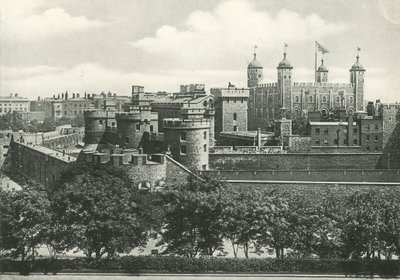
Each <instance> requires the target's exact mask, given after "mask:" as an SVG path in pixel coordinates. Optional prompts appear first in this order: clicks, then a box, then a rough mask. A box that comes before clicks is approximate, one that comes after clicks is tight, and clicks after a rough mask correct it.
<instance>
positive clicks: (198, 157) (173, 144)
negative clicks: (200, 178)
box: [163, 118, 210, 171]
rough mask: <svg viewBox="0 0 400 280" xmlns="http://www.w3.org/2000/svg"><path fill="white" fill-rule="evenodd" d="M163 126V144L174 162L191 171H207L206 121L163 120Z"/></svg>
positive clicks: (208, 129) (208, 128)
mask: <svg viewBox="0 0 400 280" xmlns="http://www.w3.org/2000/svg"><path fill="white" fill-rule="evenodd" d="M163 126H164V144H165V145H166V147H168V148H169V150H170V151H171V154H172V156H173V158H174V159H175V160H176V161H178V162H180V163H181V164H183V165H184V166H186V167H187V168H189V169H191V170H193V171H195V170H207V169H208V150H209V137H210V133H209V132H210V121H209V120H208V119H205V118H202V119H183V120H182V119H164V120H163Z"/></svg>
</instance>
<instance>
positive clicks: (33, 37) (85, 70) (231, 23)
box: [0, 0, 400, 102]
mask: <svg viewBox="0 0 400 280" xmlns="http://www.w3.org/2000/svg"><path fill="white" fill-rule="evenodd" d="M399 2H400V1H398V0H352V1H348V0H151V1H143V0H142V1H136V0H26V1H25V0H0V20H1V22H0V95H2V96H4V95H9V94H10V93H19V94H20V95H22V96H25V97H28V98H30V99H36V98H37V97H38V96H41V97H49V96H52V95H53V94H56V95H57V94H58V93H60V92H65V91H68V92H71V93H72V92H79V93H84V92H85V91H86V92H88V93H100V92H102V91H104V92H108V91H111V92H113V93H117V94H121V95H130V93H131V86H132V85H143V86H144V87H145V91H167V92H177V91H179V85H181V84H189V83H204V84H206V87H207V88H211V87H226V86H227V85H228V82H231V83H233V84H235V85H236V86H239V87H245V86H246V79H247V74H246V67H247V64H248V63H249V62H250V61H251V60H252V57H253V52H254V46H255V45H256V46H257V58H258V60H259V61H260V62H261V63H262V65H263V66H264V81H263V82H265V83H271V82H276V79H277V78H276V77H277V73H276V66H277V65H278V63H279V61H280V60H281V59H282V53H283V46H284V43H287V45H288V47H287V58H288V60H289V61H290V62H291V64H292V66H293V67H294V69H293V75H292V80H293V81H294V82H312V81H313V80H314V41H318V42H320V43H321V44H322V45H323V46H324V47H326V48H327V49H328V50H329V53H328V54H325V57H324V59H325V62H324V64H325V65H326V66H327V67H328V69H329V81H330V82H349V69H350V68H351V66H352V65H353V64H354V63H355V60H356V58H355V57H356V54H357V47H360V48H361V51H360V62H361V63H362V64H363V65H364V67H365V68H366V69H367V72H366V78H365V91H366V93H365V99H366V100H376V99H381V101H382V102H397V101H400V97H399V96H398V95H400V79H399V77H400V59H399V55H400V3H399ZM319 63H320V62H318V64H319Z"/></svg>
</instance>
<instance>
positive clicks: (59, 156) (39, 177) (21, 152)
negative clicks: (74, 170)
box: [9, 141, 76, 191]
mask: <svg viewBox="0 0 400 280" xmlns="http://www.w3.org/2000/svg"><path fill="white" fill-rule="evenodd" d="M9 156H10V157H11V164H12V170H13V171H14V172H17V173H18V174H20V175H22V176H24V177H27V178H29V179H32V180H34V181H36V182H38V183H40V184H43V185H44V186H45V187H46V189H47V190H49V191H52V190H54V188H55V187H56V186H55V183H56V181H57V180H58V179H59V178H60V176H61V174H62V173H63V172H64V171H65V170H67V169H68V168H69V166H70V164H71V163H73V162H75V161H76V158H75V157H72V156H69V155H64V154H63V153H60V152H57V151H55V150H51V149H49V148H46V147H43V146H37V145H32V144H30V145H28V144H25V143H19V142H16V141H11V143H10V149H9Z"/></svg>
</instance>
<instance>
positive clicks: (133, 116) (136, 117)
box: [115, 112, 141, 121]
mask: <svg viewBox="0 0 400 280" xmlns="http://www.w3.org/2000/svg"><path fill="white" fill-rule="evenodd" d="M115 119H116V120H132V121H140V119H141V114H140V113H133V112H130V113H116V114H115Z"/></svg>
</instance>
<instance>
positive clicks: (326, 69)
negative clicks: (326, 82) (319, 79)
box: [318, 59, 328, 72]
mask: <svg viewBox="0 0 400 280" xmlns="http://www.w3.org/2000/svg"><path fill="white" fill-rule="evenodd" d="M318 72H328V67H326V66H325V65H324V60H323V59H322V60H321V66H319V67H318Z"/></svg>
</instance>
